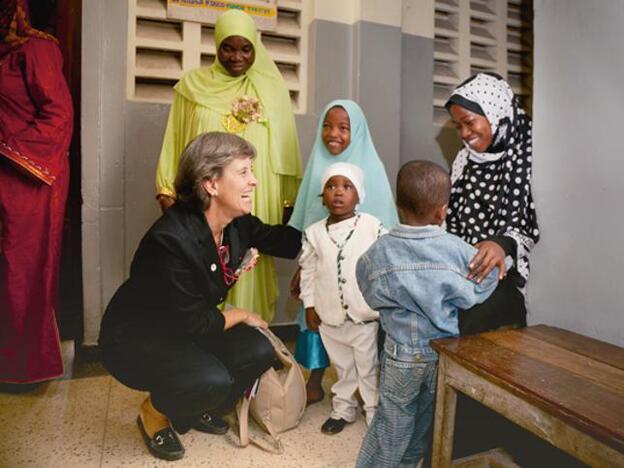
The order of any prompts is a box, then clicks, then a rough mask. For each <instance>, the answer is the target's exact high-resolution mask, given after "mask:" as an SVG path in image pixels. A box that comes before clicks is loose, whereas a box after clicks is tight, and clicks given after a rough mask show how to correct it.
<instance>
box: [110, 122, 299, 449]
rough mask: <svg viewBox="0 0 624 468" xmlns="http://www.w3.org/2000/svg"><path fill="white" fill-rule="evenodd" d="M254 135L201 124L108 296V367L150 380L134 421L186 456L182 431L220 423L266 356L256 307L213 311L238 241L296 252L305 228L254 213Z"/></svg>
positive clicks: (134, 383) (213, 429)
mask: <svg viewBox="0 0 624 468" xmlns="http://www.w3.org/2000/svg"><path fill="white" fill-rule="evenodd" d="M255 155H256V152H255V149H254V147H253V146H252V145H251V144H250V143H248V142H247V141H245V140H244V139H242V138H240V137H238V136H235V135H232V134H227V133H220V132H211V133H204V134H202V135H199V136H198V137H197V138H195V139H194V140H193V141H192V142H191V143H189V145H188V146H187V147H186V149H185V150H184V153H183V154H182V157H181V160H180V166H179V169H178V176H177V179H176V193H177V194H178V195H177V196H178V198H177V202H176V203H175V205H173V207H171V208H170V209H168V210H167V211H166V212H165V214H164V215H163V216H162V217H161V218H160V219H158V220H157V221H156V222H155V223H154V225H153V226H152V227H151V228H150V229H149V231H148V232H147V234H145V237H143V240H142V241H141V243H140V245H139V248H138V250H137V252H136V254H135V256H134V260H133V261H132V266H131V269H130V277H129V278H128V280H126V282H125V283H123V284H122V285H121V287H120V288H119V289H118V290H117V292H116V293H115V295H114V296H113V298H112V300H111V302H110V304H109V305H108V307H107V309H106V312H105V314H104V318H103V320H102V327H101V333H100V340H99V345H100V347H101V349H102V352H103V358H104V364H105V366H106V368H107V369H108V370H109V371H110V373H111V374H112V375H113V376H114V377H115V378H116V379H118V380H119V381H120V382H122V383H123V384H124V385H127V386H128V387H131V388H134V389H137V390H143V391H147V392H149V394H150V395H149V396H148V398H147V399H146V400H145V401H144V402H143V404H142V406H141V410H140V413H139V416H138V418H137V423H138V425H139V428H140V430H141V432H142V434H143V437H144V439H145V442H146V444H147V446H148V449H149V450H150V452H151V453H152V454H153V455H155V456H157V457H159V458H164V459H168V460H175V459H179V458H182V456H183V455H184V447H183V446H182V444H181V442H180V440H179V438H178V437H177V435H176V432H178V433H185V432H187V431H188V430H189V429H191V428H194V429H196V430H199V431H203V432H208V433H213V434H224V433H225V432H227V430H228V426H227V423H226V422H225V421H223V419H221V418H220V416H221V415H222V414H223V413H224V412H226V411H228V410H230V409H231V408H232V407H233V405H234V404H235V402H236V400H237V399H239V398H240V397H241V396H242V394H243V392H244V391H245V389H247V388H248V387H250V386H251V384H252V383H253V382H254V381H255V379H256V378H257V377H258V376H260V375H261V374H262V373H263V372H264V371H266V370H267V369H268V368H269V367H270V366H271V364H272V361H273V358H274V355H273V348H272V346H271V344H270V343H269V341H268V340H267V339H266V338H265V337H264V336H263V335H262V334H261V333H260V332H259V331H258V330H256V327H259V328H266V327H267V323H266V322H264V321H263V320H262V319H261V318H260V317H259V316H258V315H257V314H255V313H254V312H252V311H248V310H243V309H229V310H225V311H221V310H220V309H219V308H218V307H217V306H218V304H220V303H221V302H223V300H224V298H225V297H226V294H227V291H228V289H229V288H230V287H232V285H233V284H234V283H235V282H236V280H237V278H238V276H239V274H240V272H241V271H240V268H239V267H240V266H241V262H242V261H243V258H244V257H245V253H246V252H247V250H248V249H249V248H251V247H255V248H257V249H258V250H259V251H260V252H261V253H263V254H267V255H274V256H279V257H288V258H294V257H295V256H296V255H297V253H298V252H299V249H300V247H301V233H300V232H299V231H297V230H295V229H293V228H291V227H289V226H269V225H267V224H264V223H263V222H262V221H260V220H259V219H258V218H256V217H255V216H252V215H251V214H250V213H251V207H252V198H253V190H254V187H255V186H256V179H255V177H254V175H253V172H252V161H253V159H254V157H255Z"/></svg>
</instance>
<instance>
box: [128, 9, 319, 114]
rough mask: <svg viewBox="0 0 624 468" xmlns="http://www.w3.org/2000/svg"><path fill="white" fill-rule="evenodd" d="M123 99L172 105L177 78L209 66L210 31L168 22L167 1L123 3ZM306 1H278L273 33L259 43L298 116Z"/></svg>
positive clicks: (211, 50) (186, 23)
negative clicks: (125, 5) (125, 96)
mask: <svg viewBox="0 0 624 468" xmlns="http://www.w3.org/2000/svg"><path fill="white" fill-rule="evenodd" d="M128 3H129V15H128V17H129V28H128V84H127V86H128V98H129V99H132V100H137V101H146V102H171V100H172V99H173V89H172V88H173V85H174V84H175V83H176V82H177V81H178V80H179V79H180V78H181V76H182V75H183V74H184V73H185V72H187V71H189V70H192V69H194V68H197V67H199V66H209V65H211V64H212V63H213V62H214V58H215V54H216V50H215V42H214V28H213V27H212V26H208V25H202V24H200V23H195V22H191V21H179V20H171V19H168V18H167V2H166V0H128ZM309 5H310V0H278V1H277V13H278V17H277V29H276V30H275V31H267V32H262V33H261V36H262V41H263V43H264V45H265V47H266V48H267V51H268V52H269V55H270V56H271V57H272V58H273V60H274V61H275V63H276V64H277V66H278V68H279V70H280V71H281V73H282V76H283V77H284V80H285V81H286V85H287V86H288V89H289V91H290V96H291V99H292V102H293V108H294V110H295V112H297V113H304V112H305V105H306V100H307V88H306V87H307V49H308V46H307V44H308V42H307V41H308V39H307V30H308V27H307V26H308V22H309V19H308V18H309V16H308V14H307V9H309V8H310V6H309Z"/></svg>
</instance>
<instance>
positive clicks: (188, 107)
mask: <svg viewBox="0 0 624 468" xmlns="http://www.w3.org/2000/svg"><path fill="white" fill-rule="evenodd" d="M215 45H216V48H217V57H216V59H215V62H214V64H213V65H212V66H210V67H207V68H198V69H195V70H192V71H190V72H189V73H187V74H185V75H184V76H183V77H182V79H181V80H180V81H179V82H178V83H177V84H176V85H175V87H174V89H175V97H174V101H173V105H172V107H171V111H170V113H169V120H168V122H167V128H166V130H165V136H164V140H163V145H162V150H161V153H160V160H159V162H158V169H157V172H156V188H157V195H156V196H157V198H158V200H159V202H160V204H161V207H162V208H163V209H166V208H168V207H169V206H170V205H171V204H173V202H174V201H175V196H176V194H175V191H174V188H173V187H174V181H175V177H176V173H177V169H178V161H179V158H180V155H181V154H182V152H183V150H184V148H185V147H186V145H187V143H188V142H189V141H191V140H192V139H193V138H194V137H195V136H197V135H199V134H200V133H204V132H208V131H228V132H231V133H237V134H238V135H239V136H242V137H243V138H245V139H246V140H247V141H249V142H251V143H252V144H253V145H254V146H255V147H256V150H257V152H258V156H257V158H256V159H255V161H254V174H255V176H256V178H257V180H258V188H257V189H256V190H255V191H254V195H253V197H254V198H253V214H254V215H256V216H258V217H259V218H260V219H261V220H262V221H264V222H265V223H268V224H277V223H281V221H282V213H283V206H284V202H286V201H292V200H294V199H295V197H296V195H297V188H298V185H299V181H300V179H301V174H302V170H301V158H300V153H299V140H298V137H297V130H296V127H295V119H294V115H293V112H292V106H291V101H290V95H289V93H288V89H287V87H286V84H285V83H284V80H283V78H282V76H281V74H280V72H279V70H278V69H277V66H276V65H275V63H274V62H273V60H271V58H270V57H269V55H268V53H267V51H266V49H265V48H264V45H263V44H262V42H261V41H260V39H259V38H258V35H257V32H256V26H255V23H254V21H253V19H252V18H251V17H250V16H249V15H247V14H245V13H243V12H241V11H238V10H231V11H228V12H226V13H223V14H222V15H221V16H220V17H219V19H218V20H217V22H216V25H215ZM277 294H278V290H277V278H276V274H275V267H274V264H273V259H272V258H270V257H266V256H262V257H260V259H259V261H258V264H257V265H256V267H255V269H254V270H252V271H251V272H249V273H247V274H245V275H243V276H242V277H241V279H240V280H239V281H238V283H237V284H236V286H235V287H234V288H233V289H232V290H231V291H230V294H229V295H228V297H227V299H226V302H227V303H228V304H231V305H233V306H235V307H239V308H244V309H247V310H252V311H254V312H256V313H258V314H260V315H261V316H262V318H263V319H264V320H266V321H271V320H272V318H273V315H274V313H275V302H276V300H277Z"/></svg>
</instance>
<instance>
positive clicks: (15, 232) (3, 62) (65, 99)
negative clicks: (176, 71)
mask: <svg viewBox="0 0 624 468" xmlns="http://www.w3.org/2000/svg"><path fill="white" fill-rule="evenodd" d="M2 1H3V0H0V3H1V2H2ZM20 2H21V0H18V4H19V3H20ZM4 51H5V50H4V49H3V48H2V47H0V53H1V52H4ZM72 121H73V111H72V104H71V97H70V94H69V91H68V89H67V84H66V83H65V79H64V77H63V74H62V57H61V53H60V50H59V48H58V46H57V45H56V42H54V41H51V40H49V39H46V38H43V37H41V36H39V35H34V36H33V35H31V36H29V37H28V39H27V40H26V41H22V42H20V43H19V44H18V45H17V46H15V47H13V48H11V49H10V50H9V51H8V52H6V53H5V54H4V55H0V223H1V224H2V232H1V233H0V242H1V244H0V245H1V250H2V253H0V382H17V383H27V382H37V381H41V380H47V379H51V378H54V377H58V376H59V375H62V373H63V364H62V359H61V352H60V342H59V335H58V329H57V326H56V321H55V316H54V305H55V304H56V302H57V294H58V269H59V261H60V250H61V235H62V228H63V215H64V209H65V200H66V198H67V187H68V181H69V166H68V158H67V150H68V148H69V143H70V140H71V133H72Z"/></svg>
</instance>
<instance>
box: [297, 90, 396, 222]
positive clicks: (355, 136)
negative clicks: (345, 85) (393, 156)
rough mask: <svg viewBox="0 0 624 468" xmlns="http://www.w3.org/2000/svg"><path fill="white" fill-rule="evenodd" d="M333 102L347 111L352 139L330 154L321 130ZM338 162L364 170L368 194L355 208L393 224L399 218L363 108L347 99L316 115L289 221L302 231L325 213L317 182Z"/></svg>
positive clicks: (329, 105)
mask: <svg viewBox="0 0 624 468" xmlns="http://www.w3.org/2000/svg"><path fill="white" fill-rule="evenodd" d="M336 106H339V107H342V108H343V109H344V110H346V111H347V114H349V120H350V123H351V143H349V146H347V147H346V148H345V150H344V151H343V152H342V153H340V154H338V155H336V156H333V155H332V154H331V153H330V152H329V151H328V150H327V148H326V147H325V144H324V143H323V138H322V133H323V122H324V120H325V115H326V114H327V112H329V110H330V109H331V108H332V107H336ZM337 162H348V163H351V164H355V165H356V166H358V167H360V168H361V169H362V171H364V190H365V191H366V193H367V194H368V195H367V196H366V199H365V200H364V203H362V204H360V205H358V211H361V212H365V213H369V214H372V215H373V216H375V217H376V218H378V219H379V220H380V221H381V222H382V223H383V225H384V226H385V227H386V228H387V229H391V228H392V227H394V226H395V225H396V224H397V223H398V222H399V219H398V216H397V211H396V206H395V204H394V198H393V196H392V190H391V189H390V184H389V183H388V176H387V175H386V170H385V168H384V165H383V163H382V162H381V159H379V155H378V154H377V151H376V150H375V145H373V140H372V139H371V136H370V132H369V131H368V124H367V123H366V117H364V112H362V109H361V108H360V106H358V105H357V104H356V103H355V102H353V101H350V100H346V99H339V100H336V101H332V102H330V103H329V104H327V106H326V107H325V110H324V111H323V113H322V114H321V116H320V118H319V121H318V129H317V131H316V140H315V141H314V146H313V147H312V152H311V153H310V158H309V159H308V164H307V166H306V169H305V173H304V175H303V181H302V182H301V186H300V187H299V193H298V194H297V201H296V202H295V209H294V211H293V214H292V216H291V217H290V221H289V222H288V224H289V225H290V226H292V227H294V228H296V229H298V230H300V231H303V230H304V229H306V228H307V227H308V226H309V225H310V224H312V223H315V222H316V221H319V220H321V219H323V218H326V217H327V215H328V212H327V209H326V208H325V207H324V206H323V204H322V203H321V198H320V197H319V194H320V193H321V190H320V189H319V186H320V183H321V176H322V175H323V172H324V171H325V169H327V168H328V167H329V166H330V165H331V164H334V163H337Z"/></svg>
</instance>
